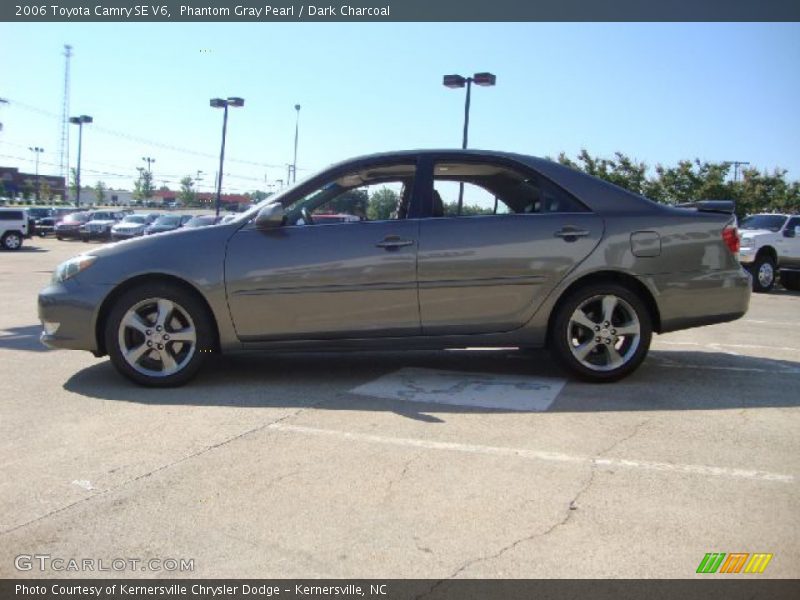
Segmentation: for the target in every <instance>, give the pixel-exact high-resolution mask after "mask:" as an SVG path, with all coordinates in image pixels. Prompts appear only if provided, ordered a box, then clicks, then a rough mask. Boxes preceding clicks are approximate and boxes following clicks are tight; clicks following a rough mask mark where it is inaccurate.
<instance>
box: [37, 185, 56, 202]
mask: <svg viewBox="0 0 800 600" xmlns="http://www.w3.org/2000/svg"><path fill="white" fill-rule="evenodd" d="M39 197H40V198H41V199H42V200H43V201H44V202H45V203H49V202H50V201H52V199H53V188H51V187H50V184H49V183H47V181H42V182H41V184H40V185H39Z"/></svg>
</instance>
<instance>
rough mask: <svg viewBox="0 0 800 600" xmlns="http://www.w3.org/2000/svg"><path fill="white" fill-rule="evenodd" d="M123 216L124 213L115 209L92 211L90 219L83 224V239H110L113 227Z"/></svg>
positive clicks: (86, 240)
mask: <svg viewBox="0 0 800 600" xmlns="http://www.w3.org/2000/svg"><path fill="white" fill-rule="evenodd" d="M121 218H122V214H121V213H118V212H114V211H103V210H95V211H92V213H91V215H90V217H89V220H88V221H87V222H86V223H84V224H83V225H81V229H80V236H81V240H82V241H84V242H88V241H89V240H110V239H111V228H112V227H113V226H114V225H116V224H117V223H118V222H119V220H120V219H121Z"/></svg>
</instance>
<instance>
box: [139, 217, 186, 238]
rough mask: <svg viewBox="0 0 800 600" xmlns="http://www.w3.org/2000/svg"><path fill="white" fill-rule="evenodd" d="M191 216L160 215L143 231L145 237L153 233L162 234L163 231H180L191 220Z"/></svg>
mask: <svg viewBox="0 0 800 600" xmlns="http://www.w3.org/2000/svg"><path fill="white" fill-rule="evenodd" d="M191 218H192V215H161V216H160V217H158V218H157V219H156V220H155V221H153V223H152V224H151V225H148V226H147V227H146V228H145V230H144V234H145V235H151V234H153V233H164V232H165V231H173V230H175V229H180V228H181V227H183V226H184V225H185V224H186V223H188V222H189V220H191Z"/></svg>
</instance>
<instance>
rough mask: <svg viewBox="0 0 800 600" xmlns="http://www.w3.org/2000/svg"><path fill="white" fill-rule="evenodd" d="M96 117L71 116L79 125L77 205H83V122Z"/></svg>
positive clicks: (76, 173)
mask: <svg viewBox="0 0 800 600" xmlns="http://www.w3.org/2000/svg"><path fill="white" fill-rule="evenodd" d="M93 121H94V119H92V117H90V116H89V115H81V116H80V117H70V118H69V122H70V123H72V124H73V125H77V126H78V169H77V171H76V172H75V188H76V193H75V206H76V207H79V206H80V205H81V149H82V147H83V124H84V123H91V122H93Z"/></svg>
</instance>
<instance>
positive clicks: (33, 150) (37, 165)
mask: <svg viewBox="0 0 800 600" xmlns="http://www.w3.org/2000/svg"><path fill="white" fill-rule="evenodd" d="M28 150H30V151H31V152H33V153H34V154H35V155H36V202H37V203H38V202H39V155H40V154H41V153H42V152H44V148H39V146H35V147H33V148H31V147H30V146H28Z"/></svg>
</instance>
